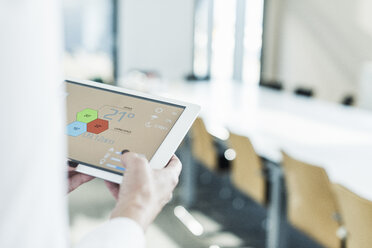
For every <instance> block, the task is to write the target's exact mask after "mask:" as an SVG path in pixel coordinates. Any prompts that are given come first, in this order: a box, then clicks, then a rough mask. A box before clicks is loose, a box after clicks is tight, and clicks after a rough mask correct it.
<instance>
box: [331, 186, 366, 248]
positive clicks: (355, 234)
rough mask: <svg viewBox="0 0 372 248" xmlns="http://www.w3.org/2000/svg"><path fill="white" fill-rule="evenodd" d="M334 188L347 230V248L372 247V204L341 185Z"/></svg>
mask: <svg viewBox="0 0 372 248" xmlns="http://www.w3.org/2000/svg"><path fill="white" fill-rule="evenodd" d="M333 188H334V191H335V193H336V195H337V200H338V203H339V206H340V212H341V215H342V220H343V223H344V226H345V228H346V233H347V235H346V247H347V248H369V247H372V202H371V201H368V200H366V199H364V198H362V197H360V196H358V195H356V194H355V193H353V192H351V191H350V190H348V189H347V188H345V187H343V186H341V185H339V184H334V185H333Z"/></svg>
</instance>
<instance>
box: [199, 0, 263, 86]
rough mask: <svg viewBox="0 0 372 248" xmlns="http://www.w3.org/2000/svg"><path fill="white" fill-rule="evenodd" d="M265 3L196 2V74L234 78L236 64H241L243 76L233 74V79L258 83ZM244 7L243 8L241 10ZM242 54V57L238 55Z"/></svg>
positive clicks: (242, 0) (238, 0) (236, 0)
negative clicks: (237, 33)
mask: <svg viewBox="0 0 372 248" xmlns="http://www.w3.org/2000/svg"><path fill="white" fill-rule="evenodd" d="M263 4H264V0H231V1H225V0H198V1H197V2H196V12H195V52H194V73H195V75H196V76H198V77H205V76H210V77H211V78H213V79H216V80H230V79H233V74H234V67H236V66H238V67H239V66H240V67H241V69H240V70H238V74H241V75H238V76H237V75H234V78H240V79H242V80H243V81H247V82H250V83H258V81H259V77H260V59H261V47H262V20H263ZM242 7H243V8H244V9H243V10H241V9H240V8H242ZM241 22H243V23H241ZM238 28H242V30H238ZM236 32H242V33H243V35H241V36H240V35H236ZM236 39H242V40H241V41H237V40H236ZM237 44H242V47H238V46H237ZM235 49H236V50H235ZM234 53H235V58H234ZM240 53H242V54H243V56H236V54H238V55H239V54H240ZM240 60H241V61H240ZM235 73H236V72H235Z"/></svg>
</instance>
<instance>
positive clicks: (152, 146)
mask: <svg viewBox="0 0 372 248" xmlns="http://www.w3.org/2000/svg"><path fill="white" fill-rule="evenodd" d="M66 89H67V136H68V158H69V159H70V160H72V161H74V162H77V163H79V166H78V167H77V168H76V171H78V172H82V173H85V174H88V175H92V176H95V177H100V178H103V179H106V180H109V181H112V182H116V183H121V181H122V175H123V172H124V173H125V168H124V167H123V166H122V164H121V162H120V156H121V152H122V150H123V149H128V150H130V151H134V152H136V153H139V154H143V155H144V156H145V157H146V158H147V159H148V160H149V165H150V167H151V168H156V169H160V168H162V167H164V166H165V165H166V164H167V163H168V161H169V159H170V158H171V156H172V154H173V153H174V152H175V150H176V149H177V147H178V145H179V144H180V143H181V141H182V139H183V138H184V136H185V135H186V133H187V131H188V129H189V128H190V127H191V125H192V123H193V121H194V120H195V118H196V116H197V114H198V112H199V110H200V107H199V106H196V105H193V104H189V103H183V102H179V101H175V100H169V99H165V98H161V97H155V96H150V95H147V94H144V93H140V92H136V91H132V90H125V89H121V88H117V87H113V86H109V85H103V84H99V83H95V82H90V81H76V80H74V81H72V80H68V81H66Z"/></svg>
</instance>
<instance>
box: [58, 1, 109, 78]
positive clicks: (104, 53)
mask: <svg viewBox="0 0 372 248" xmlns="http://www.w3.org/2000/svg"><path fill="white" fill-rule="evenodd" d="M115 5H116V1H115V0H112V1H108V0H64V1H63V17H64V33H65V56H64V70H65V76H66V77H75V78H81V79H91V80H95V81H102V82H105V83H112V82H113V81H114V64H115V63H114V57H115V56H114V54H115V53H114V52H115V49H114V45H115V44H114V28H115V27H114V24H115V23H114V22H113V20H114V18H115V13H114V11H113V10H114V9H115V7H116V6H115Z"/></svg>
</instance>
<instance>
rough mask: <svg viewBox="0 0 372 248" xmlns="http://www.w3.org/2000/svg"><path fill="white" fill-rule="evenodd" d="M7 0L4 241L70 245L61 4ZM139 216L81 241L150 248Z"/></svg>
mask: <svg viewBox="0 0 372 248" xmlns="http://www.w3.org/2000/svg"><path fill="white" fill-rule="evenodd" d="M60 4H61V3H60V1H58V0H1V1H0V115H1V117H0V166H1V167H0V168H1V171H0V247H12V248H18V247H19V248H28V247H32V248H34V247H38V248H66V247H69V243H70V242H69V240H68V218H67V204H66V198H65V194H66V193H65V192H66V190H67V187H66V176H64V175H66V167H65V166H66V156H65V148H66V143H65V136H64V132H65V127H64V124H65V122H64V116H65V111H64V98H63V87H62V85H63V84H62V76H61V75H62V74H61V69H62V68H61V65H62V63H61V62H62V61H61V58H62V56H61V55H62V43H61V41H62V40H63V39H62V35H61V30H62V29H61V22H60V20H61V13H60V12H61V10H62V8H61V6H60ZM144 244H145V239H144V234H143V231H142V229H141V228H140V227H139V225H138V224H136V223H135V222H134V221H132V220H130V219H126V218H119V219H114V220H111V221H108V222H107V223H105V224H103V225H102V226H100V227H99V228H98V229H96V230H95V231H93V232H92V233H90V234H88V235H87V236H86V237H85V238H84V239H83V240H81V242H80V243H79V244H78V245H77V247H78V248H83V247H90V248H92V247H93V248H94V247H108V248H110V247H123V248H125V247H144Z"/></svg>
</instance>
